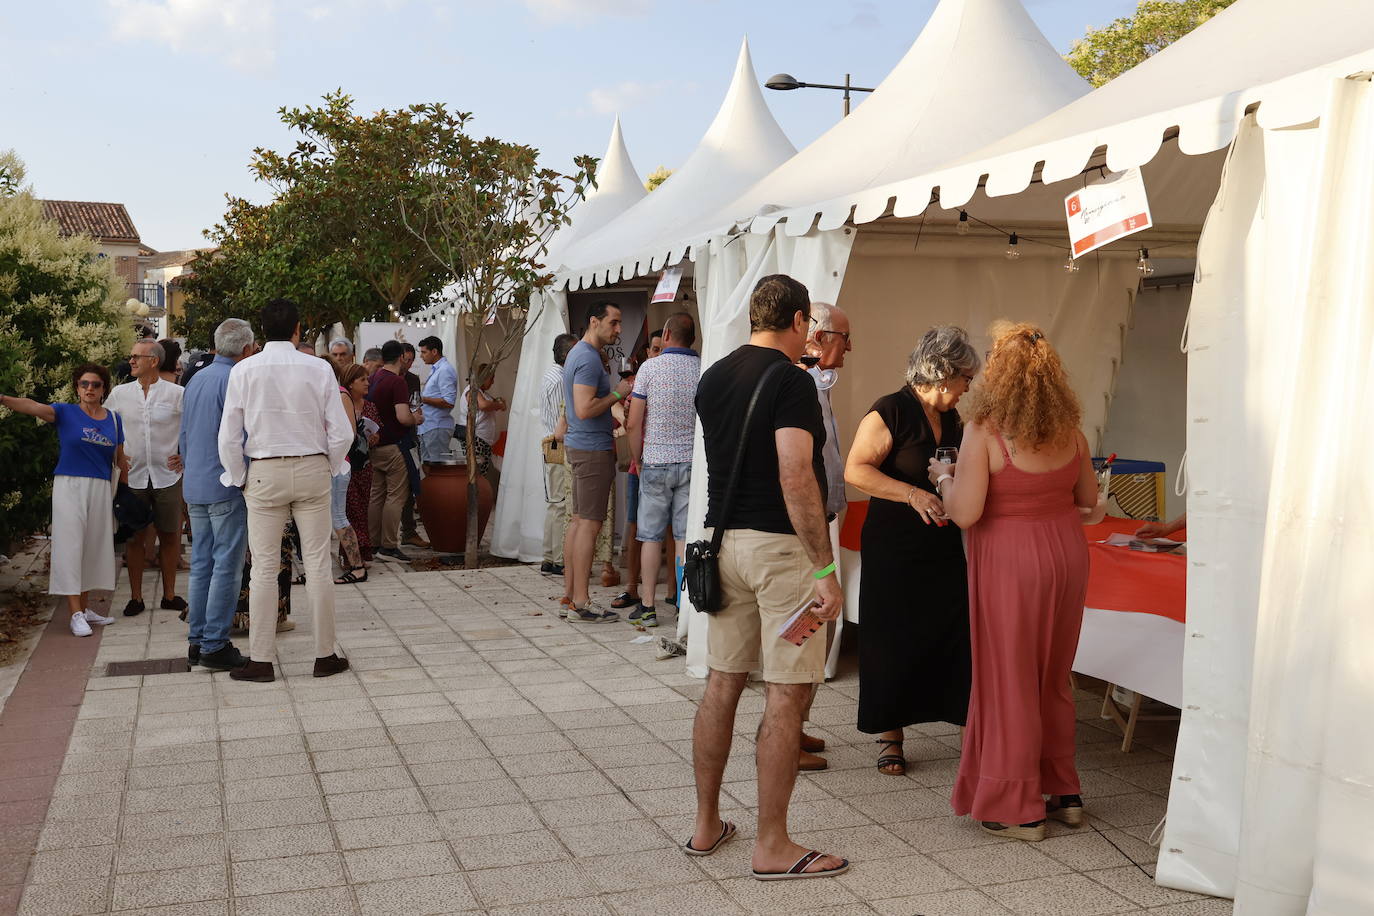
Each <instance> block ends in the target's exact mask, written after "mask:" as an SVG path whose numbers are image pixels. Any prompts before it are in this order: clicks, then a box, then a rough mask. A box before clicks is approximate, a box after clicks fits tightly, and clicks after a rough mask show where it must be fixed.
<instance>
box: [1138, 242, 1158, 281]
mask: <svg viewBox="0 0 1374 916" xmlns="http://www.w3.org/2000/svg"><path fill="white" fill-rule="evenodd" d="M1135 269H1136V270H1138V271H1140V274H1141V276H1144V277H1148V276H1149V275H1150V274H1152V273H1154V272H1155V266H1154V265H1153V264H1151V263H1150V249H1148V248H1142V249H1140V263H1139V264H1137V265H1136V267H1135Z"/></svg>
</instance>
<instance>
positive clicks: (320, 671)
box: [315, 653, 348, 677]
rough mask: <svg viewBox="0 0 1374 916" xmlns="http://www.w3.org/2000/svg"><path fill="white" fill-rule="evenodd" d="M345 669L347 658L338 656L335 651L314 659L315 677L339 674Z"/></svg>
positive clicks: (346, 668)
mask: <svg viewBox="0 0 1374 916" xmlns="http://www.w3.org/2000/svg"><path fill="white" fill-rule="evenodd" d="M347 670H348V659H346V658H339V656H338V654H337V653H335V654H333V655H326V656H325V657H324V658H317V659H315V677H329V676H330V675H331V674H340V673H342V672H344V671H347Z"/></svg>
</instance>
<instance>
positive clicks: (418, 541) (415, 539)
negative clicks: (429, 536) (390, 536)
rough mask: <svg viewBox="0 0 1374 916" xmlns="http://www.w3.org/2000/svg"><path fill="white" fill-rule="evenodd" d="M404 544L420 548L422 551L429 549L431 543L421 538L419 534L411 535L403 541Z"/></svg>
mask: <svg viewBox="0 0 1374 916" xmlns="http://www.w3.org/2000/svg"><path fill="white" fill-rule="evenodd" d="M402 543H403V544H406V545H407V546H409V547H419V548H420V549H421V550H428V549H429V541H426V540H425V539H424V538H422V537H420V535H419V534H412V535H409V536H408V537H407V538H406V539H405V540H404V541H402Z"/></svg>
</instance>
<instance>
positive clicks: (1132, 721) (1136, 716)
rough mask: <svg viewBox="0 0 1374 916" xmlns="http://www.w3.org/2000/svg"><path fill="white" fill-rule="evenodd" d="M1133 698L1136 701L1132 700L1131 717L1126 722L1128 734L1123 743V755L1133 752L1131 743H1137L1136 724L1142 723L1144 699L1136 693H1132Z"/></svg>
mask: <svg viewBox="0 0 1374 916" xmlns="http://www.w3.org/2000/svg"><path fill="white" fill-rule="evenodd" d="M1132 696H1133V697H1134V699H1132V700H1131V715H1130V717H1129V718H1128V719H1127V720H1126V733H1125V736H1124V738H1123V740H1122V742H1121V752H1122V753H1123V754H1129V753H1130V752H1131V743H1132V742H1133V741H1135V726H1136V723H1137V722H1138V721H1140V703H1141V700H1142V699H1143V698H1142V697H1141V695H1140V694H1139V693H1136V692H1134V691H1133V692H1132Z"/></svg>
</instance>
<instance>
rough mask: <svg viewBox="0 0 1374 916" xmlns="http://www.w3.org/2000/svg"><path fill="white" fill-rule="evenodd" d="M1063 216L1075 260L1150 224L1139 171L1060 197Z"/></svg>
mask: <svg viewBox="0 0 1374 916" xmlns="http://www.w3.org/2000/svg"><path fill="white" fill-rule="evenodd" d="M1064 216H1065V217H1066V218H1067V219H1068V223H1069V247H1070V250H1071V251H1072V253H1073V256H1074V257H1075V258H1081V257H1082V256H1083V255H1085V254H1087V253H1088V252H1090V251H1096V250H1097V249H1099V248H1101V247H1102V246H1103V245H1106V244H1108V243H1110V242H1114V241H1116V240H1117V239H1120V238H1125V237H1126V236H1128V235H1131V234H1132V233H1135V232H1140V231H1141V230H1142V229H1149V228H1150V227H1151V226H1153V225H1154V220H1153V219H1151V217H1150V201H1149V199H1148V198H1147V197H1146V196H1145V179H1144V178H1143V177H1142V176H1141V174H1140V169H1127V170H1126V171H1124V172H1116V173H1113V174H1112V175H1109V176H1108V177H1107V178H1105V179H1103V180H1102V181H1098V182H1095V183H1093V184H1090V185H1088V186H1087V187H1086V188H1083V189H1082V190H1081V191H1074V192H1073V193H1072V194H1070V195H1069V196H1068V197H1066V198H1064Z"/></svg>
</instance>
